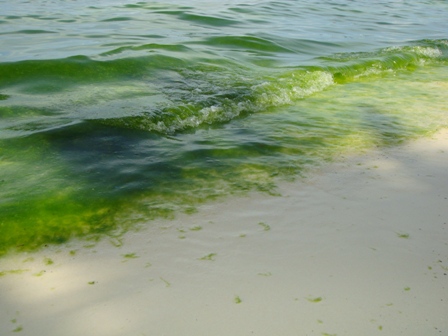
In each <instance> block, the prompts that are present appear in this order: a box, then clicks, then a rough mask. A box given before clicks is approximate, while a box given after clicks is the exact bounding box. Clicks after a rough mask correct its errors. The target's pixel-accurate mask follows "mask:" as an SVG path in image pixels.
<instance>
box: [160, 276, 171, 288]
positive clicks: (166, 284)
mask: <svg viewBox="0 0 448 336" xmlns="http://www.w3.org/2000/svg"><path fill="white" fill-rule="evenodd" d="M159 279H160V280H162V282H163V283H164V284H165V287H171V282H169V281H168V280H166V279H164V278H162V277H159Z"/></svg>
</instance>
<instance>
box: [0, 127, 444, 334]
mask: <svg viewBox="0 0 448 336" xmlns="http://www.w3.org/2000/svg"><path fill="white" fill-rule="evenodd" d="M279 193H280V194H281V196H268V195H259V194H254V195H251V197H246V198H230V199H227V200H225V201H221V202H219V203H211V204H207V205H204V206H203V207H202V208H200V209H199V212H198V213H196V214H193V215H182V216H179V217H178V218H176V219H175V220H172V221H167V220H160V221H154V222H151V223H150V225H149V228H146V229H142V230H140V231H138V232H131V233H128V234H126V235H125V237H124V238H123V241H122V242H121V241H119V240H118V239H115V240H114V241H113V243H115V245H116V244H120V243H123V244H122V245H121V246H120V247H116V246H114V245H113V244H111V242H110V241H109V240H107V239H105V240H104V241H102V242H100V243H98V244H94V245H93V246H91V247H85V245H88V244H89V243H88V242H87V243H86V242H71V243H70V244H68V246H56V247H49V248H47V249H45V250H42V251H39V252H36V253H28V254H19V255H11V256H7V257H5V258H3V259H2V260H0V272H2V273H0V274H1V275H2V276H0V334H1V335H9V334H11V335H12V334H19V335H46V336H50V335H58V336H60V335H76V336H78V335H84V336H85V335H95V336H100V335H107V336H113V335H151V336H154V335H157V336H158V335H169V336H179V335H194V336H199V335H204V336H205V335H207V336H209V335H214V336H216V335H223V336H224V335H225V336H228V335H232V336H240V335H241V336H243V335H244V336H246V335H260V336H261V335H262V336H264V335H266V336H268V335H269V336H272V335H282V336H289V335H338V336H350V335H353V336H355V335H356V336H359V335H390V336H396V335H406V336H412V335H415V336H421V335H425V336H428V335H447V334H448V318H447V316H448V275H447V274H448V131H447V130H445V131H441V132H439V133H437V134H436V135H434V136H432V137H431V138H426V139H420V140H417V141H413V142H411V143H407V144H404V145H402V146H399V147H394V148H389V149H384V150H379V151H373V152H371V153H369V154H366V155H363V156H355V157H353V156H352V157H347V158H345V159H341V160H340V162H337V163H332V164H330V165H328V166H325V167H323V168H322V169H321V170H320V171H319V172H317V173H316V174H314V175H313V176H311V177H309V178H307V179H305V180H304V181H297V182H294V183H282V184H281V185H280V187H279Z"/></svg>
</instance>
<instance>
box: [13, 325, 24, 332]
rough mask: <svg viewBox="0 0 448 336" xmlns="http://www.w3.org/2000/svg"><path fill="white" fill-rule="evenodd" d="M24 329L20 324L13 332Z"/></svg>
mask: <svg viewBox="0 0 448 336" xmlns="http://www.w3.org/2000/svg"><path fill="white" fill-rule="evenodd" d="M22 330H23V327H22V326H18V327H17V328H15V329H14V330H13V331H12V332H21V331H22Z"/></svg>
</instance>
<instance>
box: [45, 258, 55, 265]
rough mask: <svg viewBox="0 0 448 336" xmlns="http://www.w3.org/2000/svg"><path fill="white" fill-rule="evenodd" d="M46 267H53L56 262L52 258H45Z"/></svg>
mask: <svg viewBox="0 0 448 336" xmlns="http://www.w3.org/2000/svg"><path fill="white" fill-rule="evenodd" d="M44 264H45V265H53V264H54V261H53V260H52V259H51V258H44Z"/></svg>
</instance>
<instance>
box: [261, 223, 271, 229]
mask: <svg viewBox="0 0 448 336" xmlns="http://www.w3.org/2000/svg"><path fill="white" fill-rule="evenodd" d="M258 225H260V226H261V227H262V228H263V231H270V230H271V227H270V226H269V225H268V224H266V223H263V222H260V223H258Z"/></svg>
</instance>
